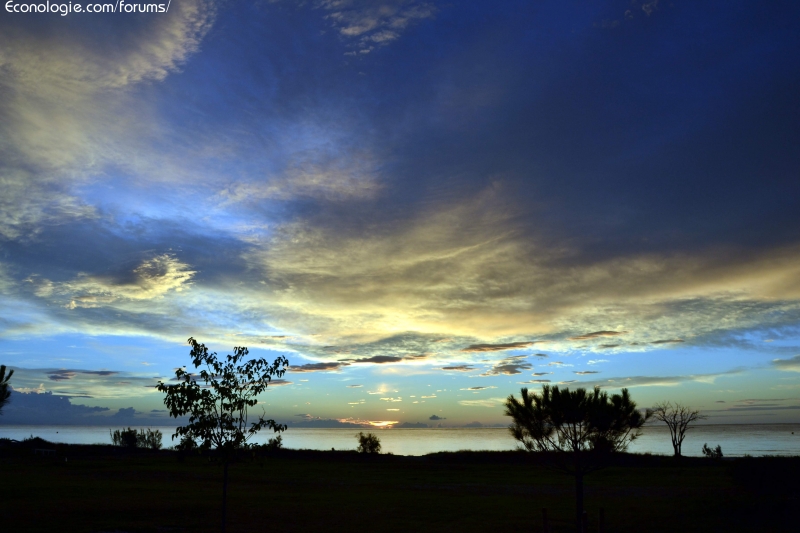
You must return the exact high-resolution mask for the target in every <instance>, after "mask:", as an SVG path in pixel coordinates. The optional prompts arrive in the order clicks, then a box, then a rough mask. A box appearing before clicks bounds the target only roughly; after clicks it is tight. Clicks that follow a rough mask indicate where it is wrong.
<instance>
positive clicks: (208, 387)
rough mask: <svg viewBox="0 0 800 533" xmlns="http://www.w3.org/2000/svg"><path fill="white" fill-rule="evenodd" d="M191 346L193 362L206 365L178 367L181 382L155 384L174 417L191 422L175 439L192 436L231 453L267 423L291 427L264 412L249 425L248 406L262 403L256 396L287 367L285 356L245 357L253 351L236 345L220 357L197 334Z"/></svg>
mask: <svg viewBox="0 0 800 533" xmlns="http://www.w3.org/2000/svg"><path fill="white" fill-rule="evenodd" d="M189 345H190V346H191V347H192V351H191V354H190V355H191V357H192V363H193V365H194V367H195V368H201V367H203V368H202V369H201V370H200V371H199V373H196V374H193V373H190V372H188V371H187V370H186V367H183V368H179V369H177V370H176V371H175V381H178V384H176V385H171V384H167V383H164V382H159V383H158V385H157V387H156V388H157V389H158V390H159V391H161V392H163V393H165V394H166V397H165V398H164V404H165V405H166V406H167V408H168V409H169V413H170V415H171V416H173V417H175V418H178V417H181V416H186V415H188V416H189V424H188V425H185V426H180V427H178V428H177V430H176V433H175V434H174V435H173V438H176V437H180V438H181V441H182V443H183V442H186V440H185V439H187V438H188V439H191V440H193V441H195V442H197V444H198V447H199V448H200V449H201V450H207V449H211V448H214V449H216V450H218V451H220V452H223V453H229V452H231V451H233V450H237V449H241V448H245V447H247V445H248V444H247V441H248V440H249V439H250V438H251V437H253V436H254V435H255V434H256V433H258V431H259V430H261V429H263V428H265V427H269V428H270V429H272V430H273V431H275V432H280V431H283V430H285V429H286V426H285V425H282V424H278V423H276V422H275V421H274V420H266V419H264V417H263V416H260V417H258V420H257V421H256V422H252V423H250V425H249V426H248V409H249V408H251V407H254V406H255V405H256V404H257V403H258V400H257V399H256V397H257V396H258V395H259V394H261V393H263V392H264V391H265V390H267V386H268V385H269V382H270V381H271V379H272V377H273V376H277V377H281V376H283V374H284V372H286V366H288V364H289V361H288V360H287V359H286V358H285V357H283V356H281V357H278V358H277V359H275V362H274V363H273V364H272V365H270V364H269V363H268V362H267V360H266V359H263V358H260V359H250V360H248V361H246V362H243V360H244V358H245V357H246V356H247V355H248V353H249V352H248V350H247V348H244V347H241V348H240V347H236V348H234V349H233V351H234V353H233V355H228V356H227V357H226V358H225V359H224V360H222V361H221V360H219V359H218V358H217V354H216V353H213V352H211V353H209V351H208V348H206V347H205V345H203V344H200V343H198V342H197V341H195V340H194V339H193V338H190V339H189Z"/></svg>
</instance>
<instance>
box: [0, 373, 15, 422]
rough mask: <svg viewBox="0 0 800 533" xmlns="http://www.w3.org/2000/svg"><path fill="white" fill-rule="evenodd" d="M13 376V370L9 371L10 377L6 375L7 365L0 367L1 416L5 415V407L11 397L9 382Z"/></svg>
mask: <svg viewBox="0 0 800 533" xmlns="http://www.w3.org/2000/svg"><path fill="white" fill-rule="evenodd" d="M13 375H14V371H13V370H9V372H8V375H6V365H0V414H2V413H3V407H4V406H5V405H6V404H7V403H8V398H9V397H10V396H11V391H10V390H8V387H9V385H8V381H9V380H10V379H11V376H13Z"/></svg>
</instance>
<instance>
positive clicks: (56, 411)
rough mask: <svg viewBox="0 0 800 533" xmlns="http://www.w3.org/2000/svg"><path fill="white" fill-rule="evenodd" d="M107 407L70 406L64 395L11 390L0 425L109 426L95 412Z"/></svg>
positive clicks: (103, 418) (0, 417)
mask: <svg viewBox="0 0 800 533" xmlns="http://www.w3.org/2000/svg"><path fill="white" fill-rule="evenodd" d="M108 410H109V408H108V407H87V406H85V405H73V404H72V403H70V400H69V398H68V397H66V396H61V395H56V394H53V393H52V392H43V393H36V392H29V393H25V392H19V391H17V390H15V389H13V388H12V390H11V396H10V397H9V403H8V405H6V406H5V407H3V414H2V416H0V422H2V423H4V424H46V425H51V424H86V425H96V424H108V422H107V420H108V419H107V418H106V417H100V418H98V417H97V416H96V415H97V414H98V413H103V412H105V411H108Z"/></svg>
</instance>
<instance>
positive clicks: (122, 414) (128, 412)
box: [111, 407, 136, 420]
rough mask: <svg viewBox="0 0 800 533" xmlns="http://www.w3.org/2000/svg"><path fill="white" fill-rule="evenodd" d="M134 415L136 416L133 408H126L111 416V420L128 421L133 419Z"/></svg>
mask: <svg viewBox="0 0 800 533" xmlns="http://www.w3.org/2000/svg"><path fill="white" fill-rule="evenodd" d="M135 414H136V409H134V408H133V407H126V408H121V409H119V410H118V411H117V412H116V413H114V414H113V415H111V418H113V419H115V420H116V419H120V418H124V419H126V420H129V419H133V417H134V415H135Z"/></svg>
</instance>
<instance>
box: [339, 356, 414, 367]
mask: <svg viewBox="0 0 800 533" xmlns="http://www.w3.org/2000/svg"><path fill="white" fill-rule="evenodd" d="M404 359H406V357H398V356H394V355H375V356H372V357H363V358H361V359H348V361H352V362H353V363H373V364H376V365H383V364H386V363H399V362H400V361H402V360H404Z"/></svg>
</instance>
